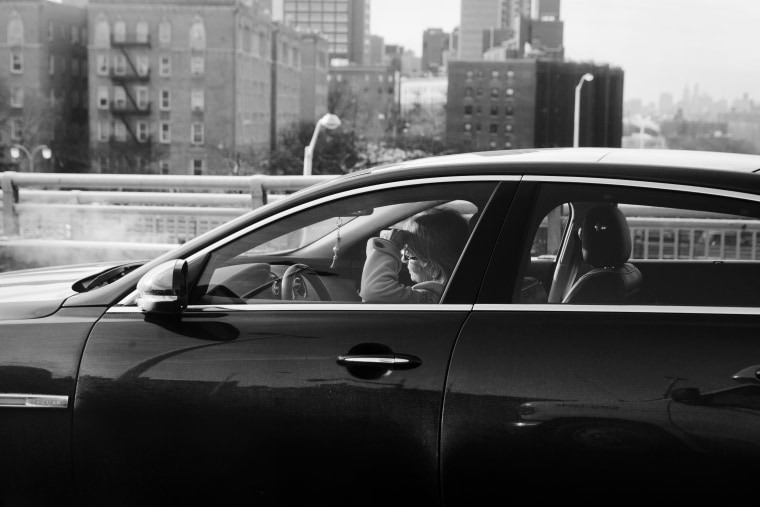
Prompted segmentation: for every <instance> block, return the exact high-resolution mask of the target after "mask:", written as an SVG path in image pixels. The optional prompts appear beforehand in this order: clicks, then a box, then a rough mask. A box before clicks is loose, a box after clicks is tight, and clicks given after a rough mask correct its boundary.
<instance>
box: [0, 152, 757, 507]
mask: <svg viewBox="0 0 760 507" xmlns="http://www.w3.org/2000/svg"><path fill="white" fill-rule="evenodd" d="M758 170H760V157H757V156H747V155H731V154H717V153H701V152H679V151H648V150H639V151H627V150H616V149H591V148H589V149H554V150H535V151H524V152H503V153H496V152H485V153H474V154H468V155H456V156H451V157H441V158H433V159H426V160H418V161H411V162H407V163H402V164H398V165H393V166H388V167H383V168H378V169H374V170H369V171H365V172H362V173H355V174H351V175H348V176H346V177H343V178H339V179H336V180H333V181H331V182H329V183H326V184H321V185H317V186H314V187H311V188H309V189H306V190H304V191H301V192H298V193H296V194H294V195H292V196H290V197H288V198H285V199H282V200H280V201H277V202H275V203H273V204H270V205H268V206H265V207H263V208H259V209H257V210H254V211H252V212H250V213H248V214H246V215H244V216H242V217H241V218H239V219H236V220H234V221H232V222H230V223H229V224H227V225H225V226H223V227H221V228H219V229H216V230H213V231H211V232H209V233H206V234H204V235H202V236H200V237H198V238H196V239H194V240H193V241H190V242H188V243H186V244H184V245H182V246H181V247H179V248H177V249H176V250H174V251H172V252H170V253H167V254H165V255H163V256H161V257H160V258H157V259H155V260H153V261H151V262H147V263H130V264H122V265H110V264H108V265H107V264H101V265H97V266H76V267H67V268H49V269H42V270H28V271H19V272H11V273H5V274H3V275H0V318H1V319H2V321H0V326H2V327H1V329H0V333H2V339H0V392H1V393H2V394H0V450H1V451H2V454H1V455H0V456H1V457H0V467H1V469H2V477H3V479H4V481H3V487H2V489H0V494H1V495H2V496H3V499H4V500H5V502H4V503H6V504H43V505H50V504H61V503H73V504H77V505H90V504H97V505H103V504H108V505H114V504H116V505H118V504H124V505H134V504H139V505H144V504H152V503H162V504H166V505H170V504H171V505H173V504H180V503H188V502H193V503H197V502H206V503H212V502H213V504H214V505H223V504H226V503H228V502H232V501H236V502H240V503H243V504H247V505H281V504H292V503H299V504H302V505H306V504H308V505H312V504H324V503H332V504H363V505H364V504H384V505H389V504H394V503H401V504H407V503H411V502H415V503H417V504H420V505H438V504H445V505H461V504H479V503H482V502H484V501H489V502H499V503H505V502H508V501H517V500H518V499H519V498H527V499H529V500H530V499H535V500H536V501H542V500H547V499H554V500H557V499H561V500H568V499H571V498H576V499H577V498H583V499H585V500H590V499H596V500H601V501H606V502H609V503H620V502H622V501H626V500H630V499H633V498H635V497H638V495H642V498H649V499H651V498H652V497H651V495H652V494H655V493H657V494H659V493H660V492H663V491H664V492H670V493H677V494H678V495H679V497H678V498H679V499H685V498H692V499H703V498H705V495H707V494H708V493H711V492H714V493H716V494H719V495H720V496H719V498H721V499H724V500H725V499H726V498H728V497H727V496H725V495H726V494H728V493H736V492H739V491H741V490H742V489H747V490H751V486H752V485H753V484H754V482H755V481H756V477H757V473H758V471H759V470H760V466H759V465H758V462H759V461H760V287H758V286H755V283H756V282H758V283H759V284H760V175H758V174H756V172H757V171H758ZM440 217H447V218H446V219H447V220H448V219H452V218H453V220H454V221H453V222H450V223H451V224H452V225H450V226H446V227H444V228H442V229H441V228H440V227H439V229H435V227H434V226H433V225H430V226H429V228H428V229H425V227H428V225H425V224H433V222H434V221H435V220H437V219H438V218H440ZM424 230H427V231H428V232H430V231H433V232H435V231H437V232H435V234H432V233H430V234H428V233H424ZM458 231H459V232H458ZM457 235H458V236H457ZM447 238H448V239H447ZM452 238H453V239H452ZM457 238H458V239H457Z"/></svg>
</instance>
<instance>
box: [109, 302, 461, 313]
mask: <svg viewBox="0 0 760 507" xmlns="http://www.w3.org/2000/svg"><path fill="white" fill-rule="evenodd" d="M317 310H321V311H341V312H345V311H394V312H397V311H407V312H469V311H471V310H472V305H468V304H434V305H426V304H401V303H393V304H372V303H369V304H367V303H324V304H323V303H283V304H277V303H274V304H267V303H264V304H252V305H189V306H188V307H187V310H185V312H190V311H192V312H198V311H208V312H213V311H232V312H251V311H267V312H277V311H280V312H290V311H317ZM106 313H143V311H142V310H140V309H139V308H138V307H136V306H113V307H111V308H109V309H108V311H107V312H106Z"/></svg>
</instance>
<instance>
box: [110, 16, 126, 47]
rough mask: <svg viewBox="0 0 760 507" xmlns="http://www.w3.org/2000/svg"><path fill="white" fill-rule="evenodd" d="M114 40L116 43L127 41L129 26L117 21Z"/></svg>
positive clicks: (114, 27) (114, 26)
mask: <svg viewBox="0 0 760 507" xmlns="http://www.w3.org/2000/svg"><path fill="white" fill-rule="evenodd" d="M113 40H114V42H126V41H127V24H126V23H125V22H124V21H117V22H116V23H114V25H113Z"/></svg>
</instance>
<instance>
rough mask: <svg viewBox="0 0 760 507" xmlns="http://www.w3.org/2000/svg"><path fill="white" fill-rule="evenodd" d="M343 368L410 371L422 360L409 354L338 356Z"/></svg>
mask: <svg viewBox="0 0 760 507" xmlns="http://www.w3.org/2000/svg"><path fill="white" fill-rule="evenodd" d="M338 364H340V365H343V366H375V367H377V366H380V367H383V368H386V369H388V370H408V369H411V368H416V367H417V366H419V365H421V364H422V360H421V359H420V358H418V357H415V356H410V355H409V354H347V355H340V356H338Z"/></svg>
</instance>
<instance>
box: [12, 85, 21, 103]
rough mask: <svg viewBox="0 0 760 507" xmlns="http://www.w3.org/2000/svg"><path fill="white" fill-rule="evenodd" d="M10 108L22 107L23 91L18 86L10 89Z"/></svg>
mask: <svg viewBox="0 0 760 507" xmlns="http://www.w3.org/2000/svg"><path fill="white" fill-rule="evenodd" d="M11 107H24V89H23V88H22V87H20V86H14V87H13V88H11Z"/></svg>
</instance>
